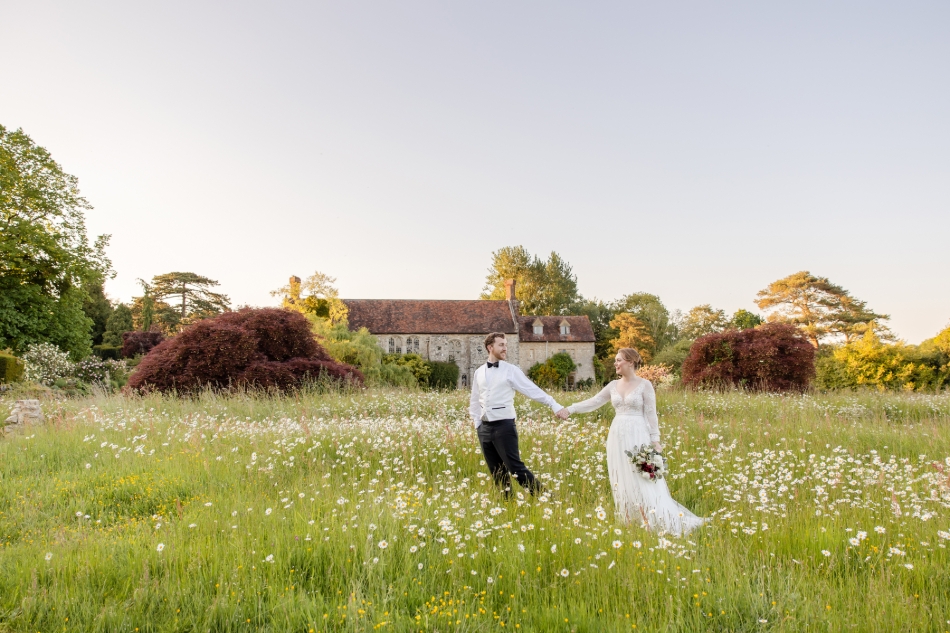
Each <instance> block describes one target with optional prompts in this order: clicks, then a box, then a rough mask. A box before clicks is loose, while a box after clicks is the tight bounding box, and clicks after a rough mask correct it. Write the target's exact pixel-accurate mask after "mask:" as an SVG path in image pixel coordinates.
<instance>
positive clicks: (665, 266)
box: [0, 0, 950, 343]
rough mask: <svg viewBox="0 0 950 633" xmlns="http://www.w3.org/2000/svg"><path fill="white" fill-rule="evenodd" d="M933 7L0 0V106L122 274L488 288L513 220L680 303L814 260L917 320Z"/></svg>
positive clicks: (913, 333)
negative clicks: (74, 185) (81, 200)
mask: <svg viewBox="0 0 950 633" xmlns="http://www.w3.org/2000/svg"><path fill="white" fill-rule="evenodd" d="M948 33H950V3H948V2H946V1H945V0H939V1H935V2H912V1H911V2H886V3H885V2H868V1H861V2H827V1H822V2H781V3H780V2H768V3H764V2H743V3H740V2H715V3H712V2H622V3H621V2H617V3H606V2H594V3H591V2H573V3H564V2H550V1H547V2H516V3H512V2H490V1H480V2H468V3H462V2H376V3H369V2H359V1H357V2H333V3H329V2H296V3H295V2H275V3H264V2H234V1H230V2H218V3H212V2H195V1H194V0H192V1H189V2H158V3H142V2H135V3H133V2H77V1H75V0H72V1H68V2H66V1H63V2H44V1H42V0H30V1H29V2H22V1H21V2H14V1H12V0H0V60H2V68H3V74H2V82H0V123H2V124H3V125H5V126H7V127H8V128H14V129H15V128H19V127H22V128H23V129H24V130H25V131H26V132H27V133H28V134H29V135H30V136H31V137H32V138H33V140H34V141H35V142H36V143H38V144H40V145H42V146H43V147H46V148H47V149H48V150H49V151H50V152H51V153H52V155H53V157H54V158H55V159H56V160H57V161H58V162H59V163H60V164H61V165H62V166H63V168H64V169H65V170H66V171H67V172H69V173H71V174H74V175H76V176H77V177H78V178H79V184H80V188H81V190H82V193H83V194H84V195H85V197H86V198H87V199H88V200H89V202H90V203H91V204H92V205H93V206H94V207H95V208H94V210H93V211H91V212H90V213H89V214H88V217H87V223H88V227H89V230H90V233H91V234H93V235H95V234H100V233H111V234H112V245H111V248H110V250H109V254H110V256H111V258H112V261H113V263H114V265H115V268H116V271H117V273H118V276H117V277H116V278H115V279H114V280H112V281H111V282H110V283H109V284H108V286H107V291H108V293H109V294H110V296H112V297H113V298H116V299H120V300H126V301H127V300H128V299H129V298H130V297H131V296H132V295H133V293H135V292H136V291H137V287H136V284H135V280H136V279H137V278H139V277H141V278H145V279H148V278H151V277H152V276H153V275H156V274H160V273H165V272H170V271H175V270H187V271H193V272H196V273H199V274H203V275H207V276H209V277H212V278H214V279H217V280H219V281H220V282H221V290H222V291H223V292H225V293H227V294H229V295H230V296H231V298H232V300H233V302H234V303H235V305H240V304H250V305H270V304H273V303H274V299H272V298H271V297H270V295H269V291H270V290H272V289H274V288H276V287H278V286H280V285H282V284H283V283H284V282H285V281H286V278H287V277H288V276H289V275H291V274H297V275H299V276H301V277H305V276H307V275H308V274H310V273H312V272H313V271H314V270H320V271H322V272H325V273H327V274H330V275H333V276H334V277H336V278H337V279H338V286H339V288H340V292H341V294H342V296H344V297H351V298H444V299H463V298H474V297H477V296H478V293H479V292H480V290H481V288H482V285H483V283H484V279H485V273H486V270H487V268H488V266H489V263H490V254H491V252H492V251H493V250H495V249H497V248H499V247H502V246H506V245H517V244H522V245H524V246H525V247H526V248H527V249H528V250H530V251H531V252H533V253H537V254H540V255H545V256H546V255H547V253H549V252H550V251H551V250H556V251H557V252H559V253H560V254H561V255H562V256H563V257H564V258H565V259H566V260H567V261H568V262H570V263H571V264H572V265H573V267H574V271H575V272H576V274H577V277H578V281H579V286H580V290H581V292H582V293H583V294H584V295H585V296H587V297H598V298H600V299H605V300H610V299H615V298H619V297H620V296H622V295H624V294H628V293H631V292H637V291H646V292H652V293H655V294H658V295H659V296H660V297H661V298H662V299H663V301H664V302H665V303H666V305H667V306H668V307H670V308H671V309H675V308H679V309H682V310H687V309H689V308H690V307H692V306H694V305H697V304H701V303H711V304H712V305H713V306H715V307H719V308H723V309H725V310H727V311H728V312H730V313H731V312H733V311H735V310H736V309H738V308H746V309H750V310H754V311H757V309H756V307H755V305H754V303H753V301H754V298H755V294H756V292H757V291H758V290H760V289H762V288H764V287H765V286H766V285H767V284H768V283H769V282H771V281H773V280H775V279H778V278H780V277H784V276H786V275H788V274H791V273H794V272H796V271H799V270H810V271H811V272H813V273H815V274H817V275H821V276H826V277H829V278H830V279H831V280H832V281H833V282H835V283H838V284H840V285H842V286H844V287H845V288H847V289H849V290H850V291H851V292H852V293H853V294H854V295H855V296H857V297H858V298H861V299H864V300H865V301H867V302H868V304H869V306H870V307H871V308H872V309H874V310H877V311H879V312H884V313H888V314H891V315H892V321H891V326H892V327H893V329H894V330H895V331H896V332H897V333H898V335H899V336H901V337H903V338H904V339H906V340H908V341H909V342H912V343H916V342H919V341H920V340H922V339H924V338H928V337H930V336H933V335H934V334H935V333H936V332H937V331H939V330H940V329H941V328H943V327H945V326H946V325H948V322H950V281H948V279H950V276H948V271H950V248H948V243H947V242H948V236H950V37H948V36H947V34H948Z"/></svg>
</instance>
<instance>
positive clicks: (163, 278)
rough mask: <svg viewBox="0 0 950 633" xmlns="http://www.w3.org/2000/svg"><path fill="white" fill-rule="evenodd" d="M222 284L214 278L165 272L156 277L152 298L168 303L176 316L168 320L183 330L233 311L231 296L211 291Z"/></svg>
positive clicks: (166, 317) (168, 317)
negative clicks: (197, 322) (187, 326)
mask: <svg viewBox="0 0 950 633" xmlns="http://www.w3.org/2000/svg"><path fill="white" fill-rule="evenodd" d="M218 285H220V284H219V283H218V282H217V281H215V280H214V279H209V278H208V277H203V276H201V275H197V274H195V273H190V272H174V273H165V274H164V275H155V276H154V277H152V283H151V295H152V297H153V298H154V300H155V301H156V302H159V301H160V302H164V303H166V304H167V305H169V306H170V307H173V308H174V309H175V317H171V315H166V316H165V319H164V320H165V321H171V322H174V325H173V329H179V330H180V329H181V328H182V327H184V326H185V325H188V324H189V323H193V322H195V321H198V320H201V319H206V318H208V317H211V316H216V315H218V314H221V313H222V312H227V311H229V310H230V309H231V301H230V299H228V296H227V295H224V294H220V293H217V292H214V291H212V290H211V288H214V287H216V286H218Z"/></svg>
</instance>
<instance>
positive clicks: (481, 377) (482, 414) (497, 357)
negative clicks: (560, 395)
mask: <svg viewBox="0 0 950 633" xmlns="http://www.w3.org/2000/svg"><path fill="white" fill-rule="evenodd" d="M485 349H486V350H487V351H488V362H487V363H486V364H484V365H482V366H481V367H479V368H478V369H476V370H475V375H474V376H473V377H472V399H471V402H470V404H469V407H468V410H469V413H471V415H472V421H473V422H474V423H475V430H476V432H477V433H478V441H479V442H480V443H481V445H482V453H483V454H484V455H485V463H486V464H488V471H489V472H490V473H491V475H492V478H494V480H495V484H496V485H498V486H499V487H500V488H501V489H502V491H504V494H505V496H506V497H507V496H509V495H510V491H511V476H512V475H514V476H515V478H516V479H517V480H518V483H519V484H521V486H522V487H523V488H525V489H527V490H528V491H529V492H530V493H531V494H536V493H539V492H541V491H542V486H541V482H539V481H538V480H537V479H536V478H535V476H534V475H533V474H532V473H531V471H530V470H528V467H527V466H525V465H524V462H523V461H521V453H520V451H519V450H518V431H517V430H516V429H515V417H516V416H515V391H517V392H519V393H523V394H524V395H526V396H528V397H529V398H531V399H532V400H535V401H537V402H540V403H541V404H546V405H547V406H549V407H551V410H552V411H554V412H555V415H557V417H559V418H561V419H562V420H566V419H567V416H568V411H567V409H565V408H564V407H562V406H561V405H559V404H558V403H557V402H555V401H554V398H552V397H551V396H549V395H548V394H547V393H545V392H544V391H543V390H542V389H541V388H540V387H538V386H537V385H536V384H534V383H533V382H531V381H530V380H529V379H528V377H527V376H525V375H524V372H523V371H521V369H519V368H518V367H517V366H516V365H511V364H509V363H506V362H505V358H507V357H508V341H507V340H505V335H504V334H503V333H502V332H492V333H491V334H489V335H488V336H487V337H485Z"/></svg>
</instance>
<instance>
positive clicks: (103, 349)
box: [92, 345, 122, 360]
mask: <svg viewBox="0 0 950 633" xmlns="http://www.w3.org/2000/svg"><path fill="white" fill-rule="evenodd" d="M92 353H93V354H95V355H96V356H98V357H99V358H101V359H102V360H119V359H120V358H122V348H121V347H116V346H114V345H93V346H92Z"/></svg>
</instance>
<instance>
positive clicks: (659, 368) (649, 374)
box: [637, 365, 676, 389]
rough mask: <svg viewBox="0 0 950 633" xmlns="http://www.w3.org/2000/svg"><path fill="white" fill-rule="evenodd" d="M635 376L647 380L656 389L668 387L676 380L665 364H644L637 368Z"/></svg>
mask: <svg viewBox="0 0 950 633" xmlns="http://www.w3.org/2000/svg"><path fill="white" fill-rule="evenodd" d="M637 376H640V377H641V378H645V379H646V380H649V381H650V382H652V383H653V386H654V387H656V388H657V389H661V388H666V387H669V386H671V385H672V384H673V382H674V381H675V380H676V375H675V374H674V373H673V370H672V369H670V368H669V367H667V366H666V365H644V366H643V367H641V368H640V369H638V370H637Z"/></svg>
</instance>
